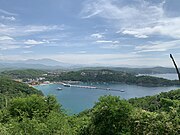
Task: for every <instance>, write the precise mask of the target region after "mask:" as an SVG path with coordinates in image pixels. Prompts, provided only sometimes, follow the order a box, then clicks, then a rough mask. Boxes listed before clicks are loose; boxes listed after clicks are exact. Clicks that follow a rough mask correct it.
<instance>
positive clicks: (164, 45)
mask: <svg viewBox="0 0 180 135" xmlns="http://www.w3.org/2000/svg"><path fill="white" fill-rule="evenodd" d="M179 44H180V40H174V41H157V42H151V43H149V44H147V45H141V46H137V47H135V50H136V51H137V52H139V53H140V52H164V51H168V50H171V49H178V48H180V46H179Z"/></svg>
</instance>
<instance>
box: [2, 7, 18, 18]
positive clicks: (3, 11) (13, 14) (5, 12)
mask: <svg viewBox="0 0 180 135" xmlns="http://www.w3.org/2000/svg"><path fill="white" fill-rule="evenodd" d="M0 13H3V14H6V15H11V16H16V15H17V14H16V13H11V12H9V11H6V10H3V9H0Z"/></svg>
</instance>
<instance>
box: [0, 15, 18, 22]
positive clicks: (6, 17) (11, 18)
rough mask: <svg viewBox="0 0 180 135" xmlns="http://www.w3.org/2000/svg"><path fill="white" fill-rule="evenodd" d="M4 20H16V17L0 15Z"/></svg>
mask: <svg viewBox="0 0 180 135" xmlns="http://www.w3.org/2000/svg"><path fill="white" fill-rule="evenodd" d="M0 18H1V19H2V20H7V21H15V20H16V18H15V17H13V16H1V17H0Z"/></svg>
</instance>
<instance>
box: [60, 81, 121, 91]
mask: <svg viewBox="0 0 180 135" xmlns="http://www.w3.org/2000/svg"><path fill="white" fill-rule="evenodd" d="M61 84H62V85H63V86H64V87H76V88H85V89H98V90H106V91H118V92H124V90H122V89H121V90H120V89H112V88H102V87H95V86H84V85H72V84H66V83H61Z"/></svg>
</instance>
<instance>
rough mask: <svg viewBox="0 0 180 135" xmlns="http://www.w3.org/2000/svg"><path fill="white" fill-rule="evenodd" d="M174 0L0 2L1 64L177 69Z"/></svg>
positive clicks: (179, 17) (178, 15)
mask: <svg viewBox="0 0 180 135" xmlns="http://www.w3.org/2000/svg"><path fill="white" fill-rule="evenodd" d="M179 7H180V1H179V0H0V60H26V59H42V58H50V59H54V60H58V61H61V62H67V63H72V64H89V65H93V64H96V65H97V64H99V65H112V66H124V65H130V66H131V65H132V66H137V65H138V66H172V62H171V60H170V59H169V54H170V53H172V54H173V55H174V57H175V58H176V61H177V63H179V64H180V8H179Z"/></svg>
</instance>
